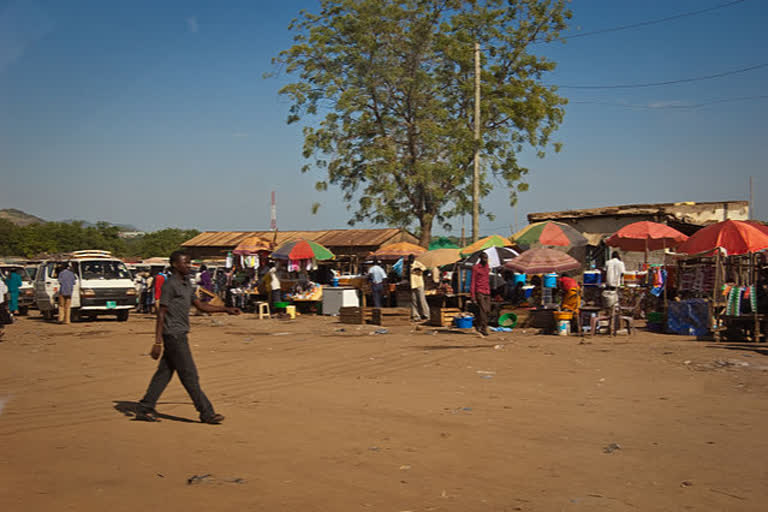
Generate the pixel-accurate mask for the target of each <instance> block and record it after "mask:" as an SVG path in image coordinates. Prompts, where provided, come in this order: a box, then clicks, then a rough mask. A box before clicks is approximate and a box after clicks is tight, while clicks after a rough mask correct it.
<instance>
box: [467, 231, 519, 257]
mask: <svg viewBox="0 0 768 512" xmlns="http://www.w3.org/2000/svg"><path fill="white" fill-rule="evenodd" d="M513 245H515V244H514V243H512V242H510V240H509V239H508V238H504V237H503V236H501V235H491V236H487V237H485V238H481V239H480V240H478V241H477V242H474V243H472V244H470V245H468V246H466V247H464V248H463V249H461V255H462V256H469V255H470V254H474V253H476V252H477V251H483V250H485V249H488V248H489V247H511V246H513Z"/></svg>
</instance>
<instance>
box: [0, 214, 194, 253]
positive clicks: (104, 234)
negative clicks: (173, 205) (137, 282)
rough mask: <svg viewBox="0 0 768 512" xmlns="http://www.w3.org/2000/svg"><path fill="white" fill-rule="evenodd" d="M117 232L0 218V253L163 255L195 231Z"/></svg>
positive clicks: (104, 225) (98, 227) (106, 226)
mask: <svg viewBox="0 0 768 512" xmlns="http://www.w3.org/2000/svg"><path fill="white" fill-rule="evenodd" d="M119 233H120V228H119V227H117V226H113V225H111V224H109V223H107V222H99V223H97V224H96V225H95V226H88V227H86V226H84V223H82V222H45V223H39V224H31V225H28V226H16V225H15V224H13V223H12V222H10V221H7V220H4V219H0V256H22V257H26V258H34V257H39V256H44V255H50V254H58V253H66V252H72V251H77V250H83V249H100V250H104V251H111V252H112V253H113V254H115V255H116V256H122V257H140V258H145V257H150V256H166V255H168V254H170V253H171V252H173V251H174V250H176V249H178V248H179V247H180V246H181V244H182V243H183V242H185V241H186V240H189V239H190V238H192V237H194V236H195V235H197V234H199V232H198V231H196V230H182V229H164V230H162V231H156V232H154V233H149V234H147V235H145V236H141V237H137V238H132V239H127V240H126V239H123V238H120V236H119Z"/></svg>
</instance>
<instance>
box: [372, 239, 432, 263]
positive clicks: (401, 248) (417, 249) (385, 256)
mask: <svg viewBox="0 0 768 512" xmlns="http://www.w3.org/2000/svg"><path fill="white" fill-rule="evenodd" d="M425 252H427V250H426V249H425V248H423V247H421V246H420V245H416V244H412V243H410V242H396V243H394V244H388V245H384V246H382V247H380V248H379V250H377V251H374V253H373V254H372V255H371V256H374V257H376V258H379V259H380V260H398V259H400V258H403V257H407V256H409V255H411V254H413V255H414V256H418V255H419V254H423V253H425Z"/></svg>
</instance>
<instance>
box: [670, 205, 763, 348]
mask: <svg viewBox="0 0 768 512" xmlns="http://www.w3.org/2000/svg"><path fill="white" fill-rule="evenodd" d="M766 249H768V233H767V232H766V231H765V230H763V229H761V228H760V227H758V226H757V225H755V224H754V223H750V222H743V221H732V220H728V221H724V222H719V223H717V224H713V225H711V226H708V227H706V228H704V229H702V230H700V231H698V232H697V233H695V234H694V235H693V236H691V237H690V238H689V239H688V240H687V241H686V242H684V243H683V244H681V245H680V246H679V247H678V252H679V253H681V254H682V256H681V257H680V259H679V261H678V265H677V269H676V275H675V276H674V282H675V285H676V297H675V299H676V301H675V302H677V303H682V305H676V306H675V307H676V308H677V309H680V310H681V313H687V314H688V316H681V317H677V316H676V315H675V313H676V312H675V311H674V310H673V307H672V306H673V304H670V314H669V319H668V322H667V328H668V329H669V330H671V331H672V332H679V333H681V334H686V332H685V330H686V328H688V332H687V334H694V335H704V334H707V333H709V332H712V333H713V334H714V338H715V340H716V341H719V340H720V339H721V338H722V337H726V338H728V339H751V340H752V341H758V340H760V339H761V336H762V334H761V333H763V332H765V329H766V314H768V312H767V311H766V310H765V307H766V304H765V299H764V298H765V287H766V254H765V250H766ZM761 298H762V300H761ZM704 310H706V313H707V316H706V323H704V324H703V325H702V322H701V321H698V322H693V321H689V320H692V319H691V318H690V317H692V316H694V314H693V312H694V311H695V312H696V313H695V316H696V317H697V318H696V319H698V317H700V316H701V315H702V312H703V311H704Z"/></svg>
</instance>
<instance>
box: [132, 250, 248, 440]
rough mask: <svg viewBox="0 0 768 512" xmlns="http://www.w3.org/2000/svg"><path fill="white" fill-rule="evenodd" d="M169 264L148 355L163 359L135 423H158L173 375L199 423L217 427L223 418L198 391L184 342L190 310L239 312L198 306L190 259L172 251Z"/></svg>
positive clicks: (204, 304) (191, 362)
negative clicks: (159, 403)
mask: <svg viewBox="0 0 768 512" xmlns="http://www.w3.org/2000/svg"><path fill="white" fill-rule="evenodd" d="M170 261H171V267H172V272H173V273H172V274H171V276H170V277H168V278H167V279H166V281H165V284H164V285H163V290H162V295H161V296H160V304H159V306H158V312H157V322H156V324H155V343H154V345H152V350H151V351H150V355H151V356H152V359H158V358H160V356H161V354H162V358H160V363H159V364H158V366H157V371H155V374H154V375H153V376H152V380H151V381H150V383H149V387H148V388H147V392H146V393H145V395H144V398H142V399H141V401H140V402H139V411H138V413H137V419H140V420H144V421H157V411H156V410H155V407H156V405H157V401H158V400H159V399H160V395H162V394H163V391H165V388H166V386H168V383H169V382H170V381H171V378H172V377H173V373H174V372H176V373H177V374H178V375H179V380H181V384H182V385H183V386H184V389H186V390H187V393H188V394H189V397H190V398H191V399H192V402H193V403H194V404H195V409H197V412H198V413H199V414H200V421H201V422H202V423H209V424H212V425H216V424H219V423H221V422H222V421H223V420H224V416H222V415H221V414H217V413H216V412H215V411H214V409H213V406H212V405H211V402H210V401H209V400H208V397H206V396H205V393H203V390H202V389H201V388H200V379H199V377H198V374H197V367H196V366H195V361H194V359H192V352H191V351H190V349H189V341H188V340H187V334H188V333H189V308H190V307H191V306H193V305H194V306H195V307H196V308H197V309H198V310H200V311H203V312H206V313H222V312H226V313H228V314H230V315H239V314H240V310H239V309H237V308H228V307H222V306H212V305H211V304H206V303H204V302H201V301H200V300H199V299H198V298H197V297H195V287H194V286H193V285H192V283H191V282H190V280H189V278H188V275H189V257H188V256H187V255H186V254H185V253H184V252H182V251H175V252H174V253H173V254H171V259H170Z"/></svg>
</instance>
